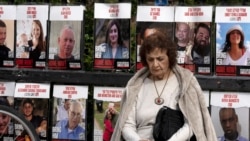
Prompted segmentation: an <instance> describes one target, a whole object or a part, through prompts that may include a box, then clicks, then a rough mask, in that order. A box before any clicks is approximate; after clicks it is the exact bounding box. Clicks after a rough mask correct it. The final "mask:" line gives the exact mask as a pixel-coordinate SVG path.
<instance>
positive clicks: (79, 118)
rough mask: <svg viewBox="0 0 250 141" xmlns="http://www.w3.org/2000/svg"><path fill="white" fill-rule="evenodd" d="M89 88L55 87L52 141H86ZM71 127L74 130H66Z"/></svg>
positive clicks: (73, 86) (77, 86)
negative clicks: (67, 126)
mask: <svg viewBox="0 0 250 141" xmlns="http://www.w3.org/2000/svg"><path fill="white" fill-rule="evenodd" d="M87 99H88V86H79V85H54V86H53V116H52V117H53V121H52V140H65V141H71V140H79V141H84V140H86V138H87V137H86V136H87V130H86V129H87V123H86V122H87V120H86V118H87V117H86V113H87V112H86V111H87V110H86V106H87ZM65 125H69V127H71V128H72V129H73V130H72V131H70V129H68V128H65Z"/></svg>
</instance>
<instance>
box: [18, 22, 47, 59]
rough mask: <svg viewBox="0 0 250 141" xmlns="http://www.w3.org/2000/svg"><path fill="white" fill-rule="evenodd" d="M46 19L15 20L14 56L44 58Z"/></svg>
mask: <svg viewBox="0 0 250 141" xmlns="http://www.w3.org/2000/svg"><path fill="white" fill-rule="evenodd" d="M45 57H46V21H40V20H26V21H24V20H19V21H17V41H16V58H26V59H33V60H39V59H45Z"/></svg>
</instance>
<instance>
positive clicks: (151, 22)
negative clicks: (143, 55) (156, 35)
mask: <svg viewBox="0 0 250 141" xmlns="http://www.w3.org/2000/svg"><path fill="white" fill-rule="evenodd" d="M166 13H167V14H168V16H165V15H166ZM173 22H174V7H162V6H138V7H137V16H136V44H137V47H136V55H137V57H136V70H139V69H141V68H142V67H143V65H142V63H141V59H140V56H139V52H140V47H141V45H142V42H143V39H144V38H145V37H146V36H148V35H150V34H151V33H153V32H154V31H156V30H159V31H162V32H164V33H165V34H166V35H167V36H168V37H169V38H172V37H173Z"/></svg>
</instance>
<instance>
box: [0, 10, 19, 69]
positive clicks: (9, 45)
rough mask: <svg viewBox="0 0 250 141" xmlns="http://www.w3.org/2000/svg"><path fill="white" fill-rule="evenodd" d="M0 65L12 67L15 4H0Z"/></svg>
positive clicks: (13, 63)
mask: <svg viewBox="0 0 250 141" xmlns="http://www.w3.org/2000/svg"><path fill="white" fill-rule="evenodd" d="M0 17H1V20H0V67H14V66H15V62H14V50H15V48H14V42H15V37H14V35H15V32H14V31H15V30H14V29H15V26H14V25H15V20H16V6H11V5H1V6H0Z"/></svg>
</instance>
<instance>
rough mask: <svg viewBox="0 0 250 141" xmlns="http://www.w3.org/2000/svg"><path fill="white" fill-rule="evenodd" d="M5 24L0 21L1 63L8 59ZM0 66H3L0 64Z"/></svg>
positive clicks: (8, 50)
mask: <svg viewBox="0 0 250 141" xmlns="http://www.w3.org/2000/svg"><path fill="white" fill-rule="evenodd" d="M6 33H7V31H6V24H5V23H4V22H3V21H2V20H0V60H1V61H3V60H4V59H7V58H9V52H10V49H9V48H8V47H7V46H6V45H5V40H6V37H7V36H6ZM0 65H1V66H2V65H3V64H2V63H1V62H0Z"/></svg>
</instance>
